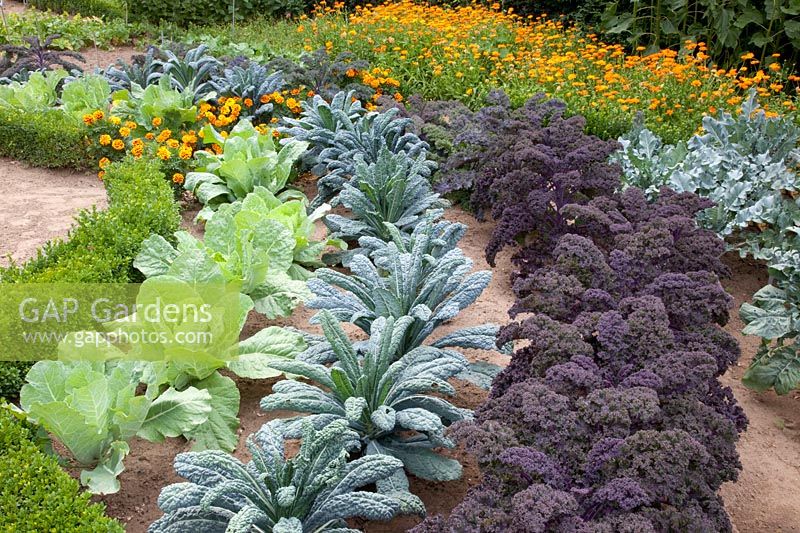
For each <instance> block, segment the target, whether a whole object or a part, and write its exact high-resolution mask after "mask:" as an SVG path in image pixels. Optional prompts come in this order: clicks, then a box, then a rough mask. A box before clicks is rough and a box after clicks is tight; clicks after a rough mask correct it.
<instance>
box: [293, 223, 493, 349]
mask: <svg viewBox="0 0 800 533" xmlns="http://www.w3.org/2000/svg"><path fill="white" fill-rule="evenodd" d="M426 229H427V231H420V232H418V233H417V234H415V238H414V239H413V241H412V242H408V243H404V239H402V237H399V236H398V237H397V238H396V240H395V241H394V242H391V243H388V244H387V245H386V246H385V247H384V248H380V249H376V250H374V251H373V252H372V259H370V258H369V257H367V256H366V255H363V254H359V255H355V256H354V257H353V258H352V259H351V260H350V262H349V263H348V267H349V268H350V270H351V272H352V275H350V276H348V275H345V274H342V273H340V272H337V271H335V270H330V269H326V268H322V269H319V270H317V271H316V277H315V278H314V279H311V280H309V281H308V286H309V288H310V289H311V291H312V292H313V293H314V295H315V298H314V299H312V300H310V301H309V302H308V303H307V304H306V306H307V307H309V308H312V309H320V310H324V311H323V312H322V313H320V314H318V315H317V316H315V317H314V318H313V319H312V322H314V321H318V320H321V319H322V317H324V316H326V312H330V313H332V315H333V316H335V317H336V318H337V319H338V320H342V321H345V322H352V323H354V324H355V325H357V326H358V327H359V328H361V329H362V330H364V331H365V332H367V333H373V332H372V328H373V326H374V323H375V321H376V320H377V319H378V318H379V317H385V318H389V317H392V318H395V319H398V320H400V319H403V320H405V319H408V320H410V323H409V324H408V327H406V328H404V329H403V336H402V338H401V339H400V343H399V345H398V352H397V356H398V357H399V356H400V355H402V354H404V353H406V352H408V351H409V350H411V349H413V348H416V347H418V346H421V345H422V344H423V343H424V342H425V339H427V338H428V336H429V335H430V334H431V333H433V331H434V330H435V329H436V328H437V327H439V326H440V325H441V324H443V323H444V322H446V321H448V320H451V319H453V318H455V317H456V316H457V315H458V314H459V313H460V312H461V311H462V310H463V309H465V308H467V307H468V306H469V305H471V304H472V303H473V302H474V301H475V300H476V299H477V298H478V297H479V296H480V294H481V293H482V292H483V290H484V289H485V288H486V286H487V285H488V284H489V281H490V280H491V278H492V274H491V272H489V271H480V272H474V273H472V274H470V271H471V270H472V261H471V260H470V259H469V258H467V257H466V256H465V255H464V253H463V252H462V251H461V250H460V249H459V248H455V247H454V246H453V247H450V246H447V245H446V242H447V241H445V242H444V243H443V242H442V241H441V240H437V239H436V237H438V236H437V235H436V230H437V229H438V228H435V227H434V226H433V224H432V222H430V221H429V222H428V223H427V224H426ZM455 229H456V231H457V230H458V228H455ZM443 244H445V247H446V248H445V249H447V251H444V252H443V253H441V254H440V255H438V256H437V255H432V254H431V252H432V251H433V250H434V249H436V248H438V247H441V246H442V245H443ZM448 248H449V249H448ZM339 289H341V290H339ZM496 334H497V326H495V325H491V324H487V325H484V326H478V327H472V328H466V329H463V330H459V331H456V332H454V333H451V334H449V335H447V336H446V337H443V338H441V339H439V340H438V341H436V342H434V343H433V344H432V346H435V347H437V348H444V347H463V348H481V349H485V350H492V349H494V348H495V336H496ZM328 355H329V354H328ZM323 360H324V359H323Z"/></svg>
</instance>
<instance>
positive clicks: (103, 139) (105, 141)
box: [98, 133, 111, 146]
mask: <svg viewBox="0 0 800 533" xmlns="http://www.w3.org/2000/svg"><path fill="white" fill-rule="evenodd" d="M98 142H99V143H100V146H108V145H109V144H111V135H107V134H105V133H104V134H103V135H101V136H100V139H98Z"/></svg>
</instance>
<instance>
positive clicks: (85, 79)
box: [61, 75, 111, 118]
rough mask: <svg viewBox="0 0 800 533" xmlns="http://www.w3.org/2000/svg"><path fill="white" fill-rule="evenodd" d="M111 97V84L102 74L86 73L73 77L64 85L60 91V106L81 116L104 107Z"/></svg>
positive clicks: (74, 114)
mask: <svg viewBox="0 0 800 533" xmlns="http://www.w3.org/2000/svg"><path fill="white" fill-rule="evenodd" d="M110 99H111V86H110V85H109V84H108V81H106V79H105V78H104V77H102V76H98V75H87V76H81V77H79V78H75V79H74V80H72V81H70V82H69V83H67V84H65V85H64V90H63V92H62V93H61V107H62V108H63V109H64V111H66V112H67V113H69V114H70V115H72V116H74V117H75V118H81V117H82V116H83V115H85V114H86V113H91V112H92V111H94V110H96V109H106V108H107V107H108V103H109V100H110Z"/></svg>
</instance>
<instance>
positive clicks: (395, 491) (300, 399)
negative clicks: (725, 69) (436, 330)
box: [261, 311, 470, 513]
mask: <svg viewBox="0 0 800 533" xmlns="http://www.w3.org/2000/svg"><path fill="white" fill-rule="evenodd" d="M319 318H320V323H321V324H322V329H323V331H324V333H325V338H326V339H327V341H328V343H329V344H330V346H331V348H332V350H333V351H334V352H335V354H336V359H337V363H336V364H335V365H333V366H332V367H326V366H324V365H321V364H317V363H313V362H306V361H304V360H302V358H303V356H302V355H301V356H300V360H296V361H276V362H274V363H273V365H274V366H275V368H277V369H279V370H282V371H284V372H287V373H292V374H295V375H298V376H301V377H303V378H306V379H308V380H310V381H312V382H314V383H315V384H316V385H311V384H308V383H303V382H299V381H290V380H285V381H279V382H278V383H276V384H275V385H274V386H273V388H272V394H270V395H269V396H267V397H265V398H264V399H263V400H262V401H261V408H262V409H264V410H266V411H274V410H284V409H285V410H289V411H299V412H301V413H311V414H310V415H309V416H308V417H305V418H306V419H309V418H310V419H311V420H312V421H313V423H314V424H315V425H316V426H317V427H324V426H326V425H327V424H330V423H332V422H334V423H335V422H336V421H344V422H346V423H347V424H348V425H349V426H350V428H351V429H352V430H354V431H355V432H357V434H358V438H359V439H360V453H361V455H362V456H367V457H368V456H370V455H391V456H394V457H397V458H398V459H400V460H401V461H402V462H403V465H404V466H405V468H406V470H408V471H409V472H411V473H412V474H414V475H415V476H417V477H420V478H422V479H428V480H433V481H450V480H454V479H458V478H459V477H461V465H460V464H459V463H458V461H456V460H453V459H448V458H446V457H443V456H441V455H439V454H437V453H435V452H434V451H433V450H434V449H435V448H440V447H445V448H448V447H452V446H453V443H452V442H451V441H450V440H449V439H448V438H447V437H445V434H444V432H445V427H446V426H447V425H449V424H450V423H452V422H455V421H458V420H462V419H464V418H466V417H469V416H470V412H469V411H465V410H463V409H459V408H457V407H454V406H453V405H452V404H450V403H449V402H448V401H446V400H444V399H442V398H440V397H439V396H438V395H441V394H444V395H448V396H452V395H453V394H455V389H454V388H453V386H452V385H450V384H449V383H448V382H447V380H448V379H449V378H451V377H453V376H455V375H456V374H458V373H459V372H462V371H464V370H466V369H467V367H468V364H467V361H466V359H464V357H463V356H462V355H461V354H459V353H456V352H452V351H448V350H442V349H440V348H434V347H430V346H421V347H417V348H414V349H413V350H410V351H408V352H403V353H402V354H401V356H400V357H399V358H398V356H397V354H398V351H399V350H400V347H401V344H402V339H403V337H404V336H405V333H406V330H407V329H408V328H409V327H410V326H411V324H412V321H413V319H412V318H411V317H402V318H400V319H397V320H395V319H394V318H389V319H386V318H383V317H381V318H378V319H377V320H375V322H374V324H373V326H372V332H371V335H370V338H369V341H367V342H366V343H363V344H362V345H361V346H360V348H359V349H358V350H357V349H356V347H355V346H354V345H353V344H352V343H351V341H350V340H349V339H348V338H347V335H346V334H345V333H344V331H343V330H342V329H341V326H340V325H339V323H338V322H337V320H336V318H335V317H334V316H333V315H331V314H330V313H328V312H327V311H323V312H322V313H320V317H319ZM313 350H314V348H313V347H312V348H310V351H312V352H313ZM434 393H435V394H437V396H433V394H434ZM301 420H303V419H302V418H301V419H297V420H296V421H295V424H294V426H295V429H294V431H289V432H288V433H287V435H288V436H292V435H293V434H294V435H295V436H296V433H297V431H298V428H299V424H300V421H301ZM377 488H378V491H379V492H381V493H383V494H387V495H391V496H394V497H396V498H398V499H400V500H401V501H402V502H403V511H404V512H418V513H423V512H424V506H423V504H422V502H421V501H420V500H419V498H417V497H415V496H413V495H411V494H409V492H408V480H407V479H406V477H405V475H404V474H403V472H397V473H395V474H394V475H393V476H392V478H391V479H390V480H386V481H381V482H378V483H377Z"/></svg>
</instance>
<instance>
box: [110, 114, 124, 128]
mask: <svg viewBox="0 0 800 533" xmlns="http://www.w3.org/2000/svg"><path fill="white" fill-rule="evenodd" d="M108 121H109V122H110V123H111V124H112V125H114V126H119V125H120V123H121V122H122V119H121V118H119V117H114V116H111V117H108Z"/></svg>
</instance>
